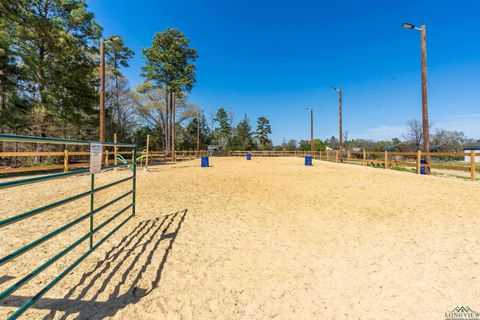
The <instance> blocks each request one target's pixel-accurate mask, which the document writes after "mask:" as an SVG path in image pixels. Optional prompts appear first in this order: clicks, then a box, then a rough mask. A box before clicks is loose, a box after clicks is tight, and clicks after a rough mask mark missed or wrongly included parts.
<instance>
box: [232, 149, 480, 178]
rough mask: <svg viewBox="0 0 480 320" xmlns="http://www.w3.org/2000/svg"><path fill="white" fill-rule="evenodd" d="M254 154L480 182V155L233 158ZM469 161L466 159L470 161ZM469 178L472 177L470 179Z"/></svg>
mask: <svg viewBox="0 0 480 320" xmlns="http://www.w3.org/2000/svg"><path fill="white" fill-rule="evenodd" d="M247 153H250V154H251V155H252V156H253V157H255V156H257V157H302V156H306V155H312V158H313V159H316V160H322V161H332V162H342V163H351V164H360V165H364V166H375V167H382V168H384V169H400V168H407V169H408V168H411V169H412V171H413V170H414V171H415V172H416V173H417V174H421V173H422V168H424V170H425V171H428V170H433V169H436V173H438V174H440V173H442V171H443V172H444V171H454V172H455V171H458V172H464V173H466V172H468V173H470V174H469V178H470V180H472V181H475V180H476V173H477V172H480V166H479V165H478V164H477V162H479V161H478V159H480V153H475V151H473V150H472V151H468V152H430V153H424V152H421V151H417V152H389V151H365V150H363V151H348V150H347V151H344V152H342V154H341V155H340V152H339V151H338V150H327V151H315V152H313V153H310V152H308V151H300V150H297V151H231V152H230V155H231V156H237V157H238V156H246V154H247ZM428 157H430V158H431V161H430V163H428V164H426V163H422V159H425V158H428ZM467 157H468V158H469V159H466V158H467ZM466 177H467V178H468V175H467V176H466Z"/></svg>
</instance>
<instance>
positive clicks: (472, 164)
mask: <svg viewBox="0 0 480 320" xmlns="http://www.w3.org/2000/svg"><path fill="white" fill-rule="evenodd" d="M475 160H476V159H475V150H470V178H471V179H472V181H475V173H476V172H475V170H476V168H475Z"/></svg>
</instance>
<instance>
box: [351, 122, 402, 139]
mask: <svg viewBox="0 0 480 320" xmlns="http://www.w3.org/2000/svg"><path fill="white" fill-rule="evenodd" d="M406 130H407V127H406V126H389V125H381V126H377V127H374V128H369V129H365V130H364V131H362V132H359V133H354V134H352V135H351V138H352V139H371V140H390V139H393V138H401V137H402V135H403V134H405V132H406Z"/></svg>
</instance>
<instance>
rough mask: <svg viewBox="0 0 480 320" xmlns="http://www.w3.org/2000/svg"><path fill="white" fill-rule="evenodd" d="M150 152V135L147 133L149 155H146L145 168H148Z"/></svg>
mask: <svg viewBox="0 0 480 320" xmlns="http://www.w3.org/2000/svg"><path fill="white" fill-rule="evenodd" d="M149 152H150V135H149V134H147V156H146V157H145V170H147V169H148V153H149Z"/></svg>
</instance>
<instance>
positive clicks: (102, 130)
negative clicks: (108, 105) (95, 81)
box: [99, 39, 105, 142]
mask: <svg viewBox="0 0 480 320" xmlns="http://www.w3.org/2000/svg"><path fill="white" fill-rule="evenodd" d="M99 140H100V142H104V141H105V40H104V39H100V139H99Z"/></svg>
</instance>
